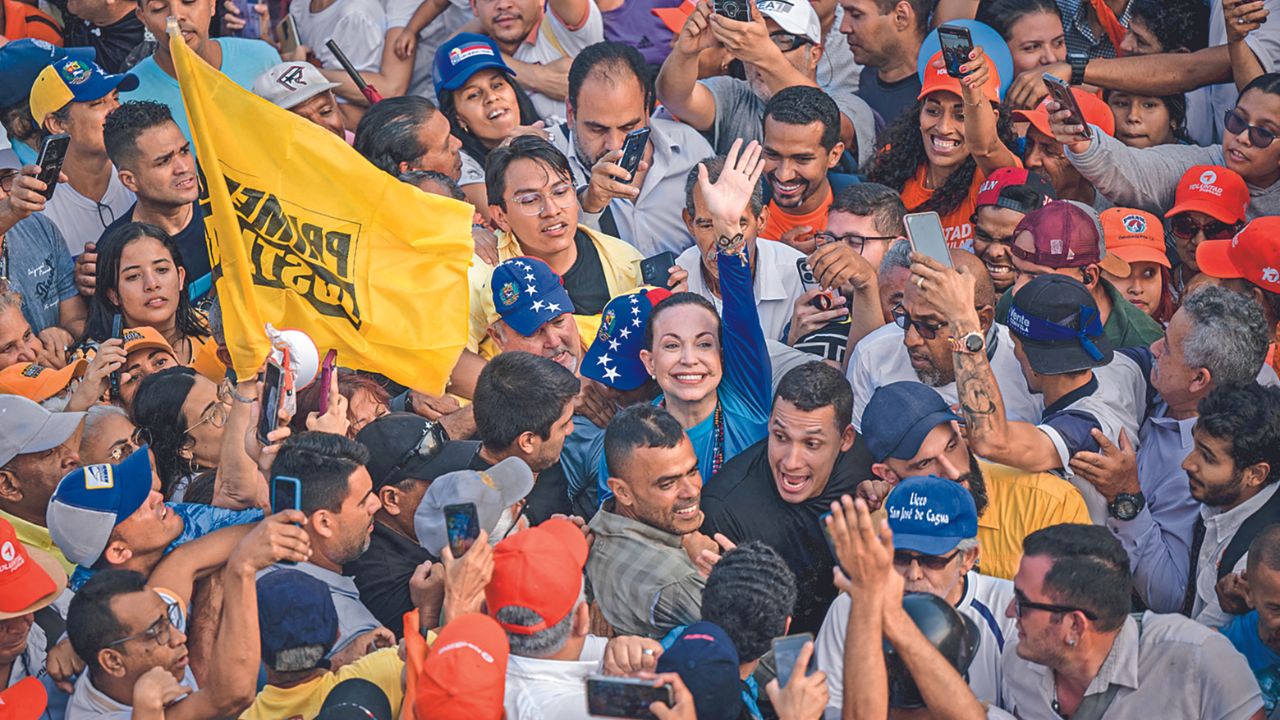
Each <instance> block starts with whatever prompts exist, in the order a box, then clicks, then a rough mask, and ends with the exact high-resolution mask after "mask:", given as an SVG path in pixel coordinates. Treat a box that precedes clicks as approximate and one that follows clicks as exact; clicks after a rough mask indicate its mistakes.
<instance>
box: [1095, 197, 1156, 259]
mask: <svg viewBox="0 0 1280 720" xmlns="http://www.w3.org/2000/svg"><path fill="white" fill-rule="evenodd" d="M1098 220H1099V222H1101V223H1102V236H1103V237H1104V238H1106V241H1107V254H1108V255H1116V256H1118V257H1119V258H1120V259H1121V260H1124V261H1125V262H1127V263H1136V262H1153V263H1156V264H1157V265H1163V266H1164V267H1165V268H1167V269H1173V265H1171V264H1170V263H1169V256H1168V255H1167V254H1165V250H1164V225H1162V224H1161V223H1160V219H1159V218H1157V217H1156V216H1155V215H1152V214H1151V213H1149V212H1144V211H1142V210H1135V209H1134V208H1124V207H1113V208H1108V209H1106V210H1103V211H1102V214H1101V215H1100V216H1099V218H1098Z"/></svg>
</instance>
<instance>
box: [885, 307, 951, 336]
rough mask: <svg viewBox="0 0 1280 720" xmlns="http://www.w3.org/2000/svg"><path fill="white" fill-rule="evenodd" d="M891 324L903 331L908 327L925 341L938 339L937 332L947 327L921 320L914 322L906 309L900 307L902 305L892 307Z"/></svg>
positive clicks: (945, 324) (941, 323) (944, 324)
mask: <svg viewBox="0 0 1280 720" xmlns="http://www.w3.org/2000/svg"><path fill="white" fill-rule="evenodd" d="M893 322H894V323H895V324H897V326H898V327H900V328H902V329H903V330H906V329H907V328H908V327H913V328H915V329H916V332H918V333H920V337H922V338H924V339H925V340H932V339H934V338H936V337H938V331H939V330H941V329H942V328H944V327H946V326H947V325H948V323H946V322H940V323H927V322H925V321H923V320H916V319H915V318H913V317H911V313H909V312H907V309H906V308H904V307H902V303H898V304H897V305H894V306H893Z"/></svg>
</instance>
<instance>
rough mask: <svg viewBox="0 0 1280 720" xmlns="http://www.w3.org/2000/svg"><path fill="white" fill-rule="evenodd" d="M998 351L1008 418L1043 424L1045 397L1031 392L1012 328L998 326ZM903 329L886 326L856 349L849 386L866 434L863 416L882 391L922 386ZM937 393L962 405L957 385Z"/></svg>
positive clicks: (857, 423)
mask: <svg viewBox="0 0 1280 720" xmlns="http://www.w3.org/2000/svg"><path fill="white" fill-rule="evenodd" d="M995 328H996V348H995V351H994V352H993V353H992V354H991V372H992V374H993V375H995V378H996V385H998V386H999V388H1000V397H1001V398H1002V399H1003V400H1004V412H1005V417H1007V418H1009V419H1010V420H1021V421H1023V422H1031V423H1034V422H1039V421H1040V413H1041V411H1042V410H1043V409H1044V397H1043V396H1041V395H1040V394H1039V393H1033V392H1031V389H1030V388H1028V387H1027V378H1026V376H1025V375H1023V374H1022V366H1021V365H1019V364H1018V358H1017V356H1015V355H1014V354H1013V340H1012V339H1011V338H1010V337H1009V328H1007V327H1005V326H1004V325H1001V324H999V323H996V325H995ZM902 335H903V330H902V328H900V327H898V326H897V325H896V324H895V323H888V324H885V325H883V326H881V327H879V328H877V329H876V330H874V331H872V332H871V333H869V334H868V335H867V336H866V337H864V338H862V340H861V341H859V342H858V345H857V346H856V347H855V348H854V349H853V357H851V358H850V359H849V370H848V376H849V384H851V385H852V386H853V427H854V429H855V430H857V431H858V432H862V413H863V412H864V411H865V410H866V409H867V403H868V402H870V401H871V396H872V395H873V394H874V393H875V391H876V390H877V389H878V388H881V387H884V386H885V385H888V384H889V383H895V382H898V381H900V380H910V381H912V382H919V381H920V377H919V376H918V375H916V371H915V369H914V368H912V367H911V356H909V355H907V347H906V345H903V344H902ZM934 390H937V391H938V394H939V395H941V396H942V398H943V399H944V400H946V401H947V404H948V405H955V404H956V403H957V402H959V400H958V397H957V395H956V384H955V383H954V382H951V383H949V384H947V385H943V386H942V387H936V388H934Z"/></svg>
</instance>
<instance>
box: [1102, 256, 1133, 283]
mask: <svg viewBox="0 0 1280 720" xmlns="http://www.w3.org/2000/svg"><path fill="white" fill-rule="evenodd" d="M1098 267H1100V268H1102V269H1103V270H1106V271H1107V272H1109V273H1111V274H1112V275H1115V276H1116V277H1122V278H1127V277H1129V275H1130V274H1131V273H1132V272H1133V268H1131V267H1129V263H1127V262H1125V260H1124V258H1122V257H1120V256H1119V255H1115V254H1112V253H1111V252H1108V253H1107V254H1105V255H1103V256H1102V257H1101V258H1099V259H1098Z"/></svg>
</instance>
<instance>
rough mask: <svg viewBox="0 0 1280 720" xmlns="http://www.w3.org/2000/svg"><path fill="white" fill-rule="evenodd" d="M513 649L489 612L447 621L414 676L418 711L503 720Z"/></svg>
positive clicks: (437, 718) (451, 718) (456, 718)
mask: <svg viewBox="0 0 1280 720" xmlns="http://www.w3.org/2000/svg"><path fill="white" fill-rule="evenodd" d="M525 532H528V531H525ZM519 534H520V535H523V534H524V533H519ZM512 537H515V536H514V535H513V536H512ZM510 653H511V646H510V645H509V644H508V643H507V634H506V633H504V632H503V631H502V628H501V627H499V626H498V623H497V621H495V620H494V619H493V618H491V617H489V616H488V615H482V614H480V613H471V614H469V615H463V616H462V617H459V618H457V619H455V620H454V621H453V622H451V623H449V624H448V625H445V626H444V628H443V629H442V630H440V634H439V635H438V636H437V637H436V641H435V644H434V645H432V646H431V649H430V650H429V651H428V652H427V657H426V659H425V660H424V661H423V663H422V672H421V673H420V674H419V676H418V677H417V678H416V688H415V692H416V693H417V697H415V698H414V699H413V707H414V715H415V716H416V717H419V718H431V720H500V719H501V718H502V715H503V711H502V700H503V691H504V689H505V687H506V684H507V658H508V656H509V655H510Z"/></svg>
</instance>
